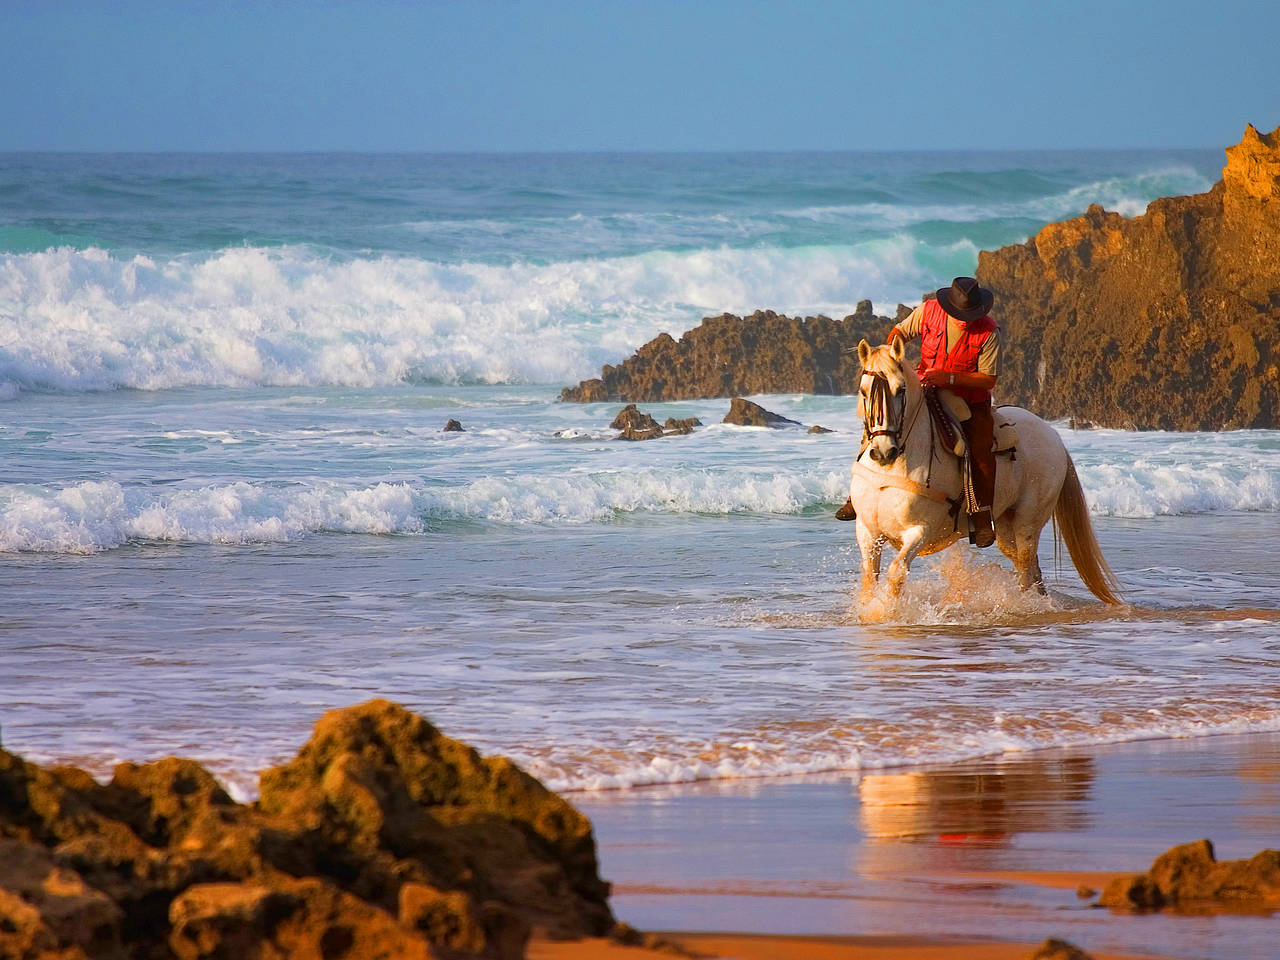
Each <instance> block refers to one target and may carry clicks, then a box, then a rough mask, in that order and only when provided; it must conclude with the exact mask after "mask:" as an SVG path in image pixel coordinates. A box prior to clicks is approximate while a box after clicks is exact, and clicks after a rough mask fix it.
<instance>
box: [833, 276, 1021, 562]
mask: <svg viewBox="0 0 1280 960" xmlns="http://www.w3.org/2000/svg"><path fill="white" fill-rule="evenodd" d="M994 302H995V295H994V294H993V293H992V292H991V291H990V290H986V289H984V288H982V287H980V286H978V281H977V280H975V279H974V278H973V277H956V278H955V279H954V280H953V281H951V286H950V287H943V288H942V289H941V290H939V291H938V293H937V298H936V299H933V300H926V301H925V302H924V303H922V304H921V305H920V306H918V307H916V308H915V309H914V310H912V311H911V315H910V316H908V317H907V318H906V319H905V320H903V321H902V322H901V323H899V324H896V325H895V326H894V327H893V329H892V330H890V331H889V338H888V341H887V342H889V343H892V342H893V338H894V337H901V338H902V339H904V340H913V339H915V338H916V337H920V366H919V367H918V368H917V369H916V373H917V374H918V375H919V377H920V383H921V385H922V386H925V387H935V388H937V389H938V390H943V391H950V392H952V393H954V394H955V395H956V396H958V397H960V398H961V399H962V400H964V401H965V402H966V403H967V404H968V406H969V418H968V419H967V420H965V421H963V423H962V424H961V425H962V427H963V429H964V438H965V442H966V443H967V444H968V445H969V456H970V458H971V464H972V478H973V492H974V496H975V498H976V500H977V502H978V504H979V509H978V511H977V512H976V513H974V514H973V515H972V520H973V543H974V545H975V546H979V547H989V546H991V544H992V543H994V542H995V539H996V535H995V531H994V530H993V529H992V526H991V503H992V500H993V498H994V494H995V486H996V457H995V453H994V451H993V450H992V447H993V445H994V443H993V441H994V432H995V422H994V420H993V419H992V416H991V389H992V388H993V387H994V386H995V385H996V378H997V377H998V376H999V372H1000V328H999V327H997V326H996V322H995V321H994V320H992V319H991V316H990V313H991V305H992V304H993V303H994ZM836 516H837V517H838V518H839V519H841V520H853V519H855V518H856V516H857V514H856V513H855V511H854V508H853V501H852V500H849V501H846V503H845V505H844V506H843V507H841V508H840V509H839V510H837V511H836Z"/></svg>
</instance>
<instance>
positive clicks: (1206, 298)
mask: <svg viewBox="0 0 1280 960" xmlns="http://www.w3.org/2000/svg"><path fill="white" fill-rule="evenodd" d="M978 278H979V280H980V281H981V282H982V283H983V285H984V286H988V287H990V288H991V289H992V290H993V291H994V292H995V295H996V304H995V310H994V311H993V314H994V316H995V317H996V319H997V320H998V321H999V322H1000V324H1001V326H1002V327H1003V333H1004V337H1003V339H1002V342H1001V374H1000V384H999V386H998V388H997V394H998V399H999V400H1000V401H1002V402H1013V403H1017V404H1019V405H1020V406H1024V407H1027V408H1028V409H1031V410H1034V411H1035V412H1036V413H1038V414H1040V415H1041V416H1045V417H1050V418H1067V417H1075V418H1077V419H1078V420H1089V421H1093V422H1094V423H1096V424H1098V425H1099V426H1104V427H1121V428H1138V429H1155V428H1159V429H1174V430H1219V429H1232V428H1245V427H1249V428H1271V429H1274V428H1276V427H1280V128H1277V130H1275V131H1273V132H1272V133H1270V134H1265V135H1264V134H1259V133H1258V131H1257V130H1255V129H1254V128H1253V127H1252V126H1249V127H1247V128H1246V130H1245V133H1244V138H1243V140H1242V141H1241V142H1240V143H1239V144H1238V145H1236V146H1234V147H1230V148H1228V150H1227V165H1226V167H1224V168H1223V171H1222V180H1221V181H1220V182H1219V183H1217V184H1216V185H1215V186H1214V187H1213V189H1212V190H1210V191H1209V192H1208V193H1202V194H1197V195H1195V196H1189V197H1166V198H1164V199H1161V200H1156V201H1153V202H1152V203H1151V205H1150V206H1149V207H1148V208H1147V212H1146V213H1145V214H1143V215H1142V216H1139V217H1134V218H1133V219H1126V218H1125V217H1122V216H1121V215H1120V214H1117V213H1108V212H1107V211H1106V210H1104V209H1103V208H1102V207H1100V206H1097V205H1095V206H1091V207H1090V208H1089V210H1088V212H1086V213H1085V214H1084V216H1082V217H1077V218H1075V219H1074V220H1067V221H1064V222H1062V223H1054V224H1050V225H1049V226H1047V227H1045V228H1044V229H1042V230H1041V231H1040V232H1039V233H1037V234H1036V235H1035V236H1034V237H1033V238H1032V239H1030V240H1028V241H1027V242H1026V243H1024V244H1018V245H1015V246H1009V247H1003V248H1002V249H1000V250H996V251H993V252H983V253H981V254H979V256H978Z"/></svg>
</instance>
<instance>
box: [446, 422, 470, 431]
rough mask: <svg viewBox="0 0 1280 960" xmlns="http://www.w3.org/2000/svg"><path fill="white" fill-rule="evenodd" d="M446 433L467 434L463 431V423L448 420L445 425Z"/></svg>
mask: <svg viewBox="0 0 1280 960" xmlns="http://www.w3.org/2000/svg"><path fill="white" fill-rule="evenodd" d="M444 432H445V433H465V432H466V431H464V430H463V429H462V423H461V422H460V421H458V420H452V419H450V420H446V421H445V424H444Z"/></svg>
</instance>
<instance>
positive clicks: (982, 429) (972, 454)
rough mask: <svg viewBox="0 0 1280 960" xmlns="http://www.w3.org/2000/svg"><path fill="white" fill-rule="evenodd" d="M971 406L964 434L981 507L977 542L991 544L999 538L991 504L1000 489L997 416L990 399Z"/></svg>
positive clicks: (975, 527)
mask: <svg viewBox="0 0 1280 960" xmlns="http://www.w3.org/2000/svg"><path fill="white" fill-rule="evenodd" d="M969 409H970V411H971V413H970V416H969V419H968V420H966V421H965V422H964V438H965V440H966V441H967V442H968V444H969V458H970V462H971V463H972V465H973V492H974V495H975V496H976V497H977V499H978V507H979V509H978V512H977V513H975V514H974V515H973V542H974V545H975V546H978V547H989V546H991V544H993V543H995V542H996V534H995V531H994V530H993V529H992V527H991V505H992V503H993V501H994V500H995V492H996V455H995V452H994V451H993V450H992V449H991V447H992V446H993V444H994V441H995V429H996V427H995V420H994V418H993V417H992V416H991V401H990V400H988V401H986V402H985V403H970V404H969Z"/></svg>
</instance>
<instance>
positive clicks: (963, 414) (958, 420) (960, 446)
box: [924, 388, 1018, 460]
mask: <svg viewBox="0 0 1280 960" xmlns="http://www.w3.org/2000/svg"><path fill="white" fill-rule="evenodd" d="M924 399H925V404H926V405H927V406H928V408H929V416H930V417H931V418H932V420H933V425H934V427H935V428H936V429H937V431H938V434H939V435H940V436H941V437H942V442H943V445H944V446H946V447H949V448H950V449H951V452H952V453H954V454H955V455H956V456H957V457H959V458H961V459H962V460H963V459H966V458H967V455H968V452H969V445H968V444H967V443H966V442H965V439H964V427H963V426H961V424H963V423H964V421H966V420H968V419H969V415H970V414H969V405H968V404H967V403H965V402H964V400H962V399H961V398H960V397H957V396H956V395H955V394H954V393H952V392H951V391H950V390H938V389H934V388H926V389H925V391H924ZM997 409H999V408H997ZM1017 449H1018V428H1017V427H1016V426H1015V425H1014V423H1013V421H1012V420H1009V419H1007V418H1002V417H1000V416H999V414H997V415H996V417H995V439H994V442H993V444H992V450H993V451H994V453H995V454H996V456H1000V455H1002V454H1003V455H1005V456H1008V457H1009V459H1010V460H1016V459H1017Z"/></svg>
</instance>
